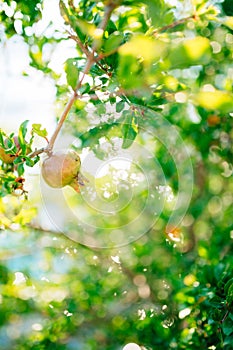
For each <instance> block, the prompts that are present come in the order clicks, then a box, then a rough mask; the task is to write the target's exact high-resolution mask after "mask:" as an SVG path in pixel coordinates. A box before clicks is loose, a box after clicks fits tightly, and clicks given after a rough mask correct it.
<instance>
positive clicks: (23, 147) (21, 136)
mask: <svg viewBox="0 0 233 350" xmlns="http://www.w3.org/2000/svg"><path fill="white" fill-rule="evenodd" d="M28 122H29V120H25V121H24V122H23V123H22V124H21V125H20V127H19V133H18V142H19V145H20V148H21V150H22V154H26V150H27V142H26V140H25V136H26V133H27V124H28Z"/></svg>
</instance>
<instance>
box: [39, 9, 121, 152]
mask: <svg viewBox="0 0 233 350" xmlns="http://www.w3.org/2000/svg"><path fill="white" fill-rule="evenodd" d="M116 7H117V4H115V3H114V2H111V3H110V4H109V5H108V6H106V8H105V12H104V16H103V19H102V22H101V23H100V25H99V27H98V28H99V29H101V30H103V31H104V29H105V28H106V26H107V24H108V21H109V19H110V17H111V14H112V11H113V10H114V9H115V8H116ZM75 40H76V42H77V43H78V44H79V46H80V43H81V40H80V39H79V38H78V37H76V39H75ZM97 45H98V44H97V42H96V41H94V43H93V45H92V52H89V51H88V49H86V48H84V46H83V44H82V43H81V46H80V48H81V49H84V51H83V52H84V53H85V52H86V54H87V62H86V65H85V68H84V70H83V72H82V77H81V79H79V82H78V84H77V86H76V88H75V89H74V92H73V95H72V96H71V98H70V99H69V101H68V103H67V105H66V106H65V109H64V112H63V113H62V116H61V118H60V120H59V122H58V124H57V127H56V129H55V131H54V133H53V135H52V137H51V139H50V141H49V144H48V146H47V148H46V149H45V150H44V151H45V152H47V153H51V152H52V150H53V147H54V143H55V141H56V138H57V136H58V134H59V132H60V130H61V128H62V125H63V123H64V121H65V120H66V117H67V115H68V113H69V111H70V109H71V107H72V106H73V104H74V101H75V100H76V98H77V96H78V95H77V90H79V89H80V87H81V86H82V82H83V79H84V77H85V75H86V74H88V72H89V71H90V69H91V67H92V65H93V63H94V62H95V57H94V53H95V51H96V49H97Z"/></svg>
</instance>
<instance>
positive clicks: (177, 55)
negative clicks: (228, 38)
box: [166, 36, 211, 69]
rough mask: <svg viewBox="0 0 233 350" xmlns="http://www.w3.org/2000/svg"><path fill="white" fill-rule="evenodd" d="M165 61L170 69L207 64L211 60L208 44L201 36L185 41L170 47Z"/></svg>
mask: <svg viewBox="0 0 233 350" xmlns="http://www.w3.org/2000/svg"><path fill="white" fill-rule="evenodd" d="M166 60H167V62H168V65H169V68H170V69H177V68H188V67H190V66H195V65H201V64H207V63H209V62H210V60H211V48H210V42H209V40H208V39H207V38H204V37H201V36H198V37H196V38H192V39H185V40H183V41H182V42H180V43H178V44H176V45H173V46H172V47H171V50H170V52H169V54H168V56H167V58H166Z"/></svg>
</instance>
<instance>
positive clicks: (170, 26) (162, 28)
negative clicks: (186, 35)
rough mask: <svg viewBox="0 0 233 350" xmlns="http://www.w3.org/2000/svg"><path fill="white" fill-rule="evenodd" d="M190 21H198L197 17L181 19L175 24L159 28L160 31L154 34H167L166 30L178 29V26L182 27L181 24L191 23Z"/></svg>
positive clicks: (157, 30)
mask: <svg viewBox="0 0 233 350" xmlns="http://www.w3.org/2000/svg"><path fill="white" fill-rule="evenodd" d="M190 19H196V15H192V16H188V17H185V18H181V19H179V20H178V21H175V22H173V23H171V24H168V25H167V26H164V27H161V28H158V29H156V30H155V31H154V32H153V34H154V35H156V34H158V33H162V32H165V31H166V30H168V29H172V28H174V27H176V26H178V25H180V24H183V23H185V22H187V21H189V20H190Z"/></svg>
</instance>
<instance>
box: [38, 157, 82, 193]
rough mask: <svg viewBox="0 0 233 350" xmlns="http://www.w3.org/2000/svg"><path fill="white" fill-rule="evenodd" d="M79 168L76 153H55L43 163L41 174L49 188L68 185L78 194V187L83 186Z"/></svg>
mask: <svg viewBox="0 0 233 350" xmlns="http://www.w3.org/2000/svg"><path fill="white" fill-rule="evenodd" d="M80 166H81V161H80V157H79V155H78V153H77V152H75V151H73V150H69V151H68V152H64V151H56V152H53V153H52V154H51V155H49V156H48V158H46V159H45V160H44V161H43V163H42V169H41V173H42V176H43V179H44V180H45V182H46V183H47V184H48V185H49V186H50V187H53V188H61V187H64V186H67V185H68V186H71V187H73V189H74V190H75V191H76V192H79V185H83V181H82V178H80V177H79V176H80V174H79V170H80Z"/></svg>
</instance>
